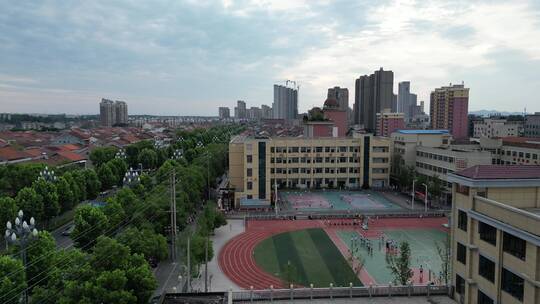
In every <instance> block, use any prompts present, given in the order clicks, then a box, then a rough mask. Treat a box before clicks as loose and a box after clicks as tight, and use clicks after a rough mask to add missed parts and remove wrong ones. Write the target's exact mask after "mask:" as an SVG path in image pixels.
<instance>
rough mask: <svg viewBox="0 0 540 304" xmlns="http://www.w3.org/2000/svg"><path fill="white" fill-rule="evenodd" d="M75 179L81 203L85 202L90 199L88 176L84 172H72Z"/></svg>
mask: <svg viewBox="0 0 540 304" xmlns="http://www.w3.org/2000/svg"><path fill="white" fill-rule="evenodd" d="M72 175H73V179H75V182H76V183H77V186H78V188H79V192H80V201H84V200H86V199H87V198H88V191H87V190H88V189H86V176H85V174H84V173H83V171H82V170H77V171H73V172H72Z"/></svg>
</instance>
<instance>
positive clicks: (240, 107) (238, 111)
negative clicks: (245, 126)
mask: <svg viewBox="0 0 540 304" xmlns="http://www.w3.org/2000/svg"><path fill="white" fill-rule="evenodd" d="M234 118H237V119H246V118H247V108H246V102H245V101H243V100H238V101H237V102H236V107H234Z"/></svg>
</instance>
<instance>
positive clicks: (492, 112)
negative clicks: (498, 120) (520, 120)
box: [469, 110, 523, 116]
mask: <svg viewBox="0 0 540 304" xmlns="http://www.w3.org/2000/svg"><path fill="white" fill-rule="evenodd" d="M469 114H474V115H478V116H495V115H500V116H508V115H523V112H505V111H502V112H501V111H496V110H479V111H470V112H469Z"/></svg>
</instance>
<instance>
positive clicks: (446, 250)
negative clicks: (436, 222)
mask: <svg viewBox="0 0 540 304" xmlns="http://www.w3.org/2000/svg"><path fill="white" fill-rule="evenodd" d="M435 247H436V248H437V255H438V256H439V259H441V268H442V269H441V279H442V280H443V281H444V284H445V285H448V282H449V281H450V276H451V275H452V257H451V256H452V248H451V246H450V234H446V239H445V241H444V242H443V243H442V244H440V243H438V242H435Z"/></svg>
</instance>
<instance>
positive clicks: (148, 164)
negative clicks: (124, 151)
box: [138, 148, 158, 169]
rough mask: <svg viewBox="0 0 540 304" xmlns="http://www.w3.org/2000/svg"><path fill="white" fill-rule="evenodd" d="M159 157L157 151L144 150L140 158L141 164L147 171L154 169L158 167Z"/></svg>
mask: <svg viewBox="0 0 540 304" xmlns="http://www.w3.org/2000/svg"><path fill="white" fill-rule="evenodd" d="M157 158H158V156H157V153H156V151H154V150H152V149H149V148H145V149H143V150H142V151H141V152H140V153H139V156H138V160H139V162H140V163H141V164H142V165H143V168H145V169H154V168H155V167H156V165H157V161H158V159H157Z"/></svg>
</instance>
